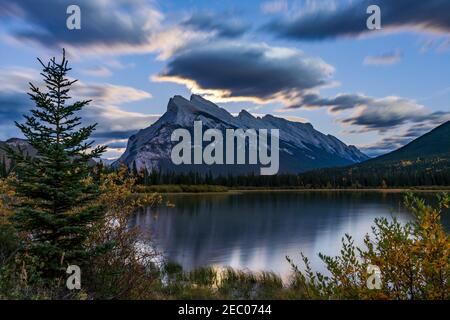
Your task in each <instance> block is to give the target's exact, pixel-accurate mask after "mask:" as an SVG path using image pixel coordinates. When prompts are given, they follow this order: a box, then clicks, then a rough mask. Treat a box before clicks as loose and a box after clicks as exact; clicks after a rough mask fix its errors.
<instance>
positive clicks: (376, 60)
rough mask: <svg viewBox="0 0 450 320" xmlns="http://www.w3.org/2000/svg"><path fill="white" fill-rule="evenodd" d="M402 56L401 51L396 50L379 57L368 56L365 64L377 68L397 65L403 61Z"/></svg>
mask: <svg viewBox="0 0 450 320" xmlns="http://www.w3.org/2000/svg"><path fill="white" fill-rule="evenodd" d="M402 56H403V55H402V52H401V51H400V50H394V51H391V52H387V53H383V54H381V55H377V56H367V57H366V58H365V59H364V64H365V65H375V66H379V65H391V64H396V63H398V62H399V61H400V60H401V59H402Z"/></svg>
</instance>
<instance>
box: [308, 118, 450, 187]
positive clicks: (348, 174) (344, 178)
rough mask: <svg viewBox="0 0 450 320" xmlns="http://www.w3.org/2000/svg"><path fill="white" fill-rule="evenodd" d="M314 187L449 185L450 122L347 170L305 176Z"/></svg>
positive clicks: (332, 170)
mask: <svg viewBox="0 0 450 320" xmlns="http://www.w3.org/2000/svg"><path fill="white" fill-rule="evenodd" d="M302 179H303V181H304V183H305V184H310V185H313V186H315V187H320V186H327V185H331V186H332V187H336V188H340V187H413V186H446V187H447V186H450V122H447V123H444V124H443V125H441V126H439V127H437V128H435V129H433V130H431V131H430V132H428V133H426V134H424V135H423V136H421V137H419V138H417V139H415V140H414V141H412V142H410V143H409V144H407V145H405V146H404V147H402V148H399V149H397V150H395V151H393V152H390V153H388V154H385V155H382V156H380V157H377V158H374V159H370V160H368V161H365V162H362V163H359V164H355V165H351V166H348V167H344V168H327V169H320V170H314V171H311V172H307V173H304V174H303V175H302Z"/></svg>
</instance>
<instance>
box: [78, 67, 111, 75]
mask: <svg viewBox="0 0 450 320" xmlns="http://www.w3.org/2000/svg"><path fill="white" fill-rule="evenodd" d="M81 73H83V74H86V75H88V76H94V77H109V76H111V75H112V71H111V70H110V69H108V68H107V67H93V68H87V69H83V70H81Z"/></svg>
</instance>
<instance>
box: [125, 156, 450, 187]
mask: <svg viewBox="0 0 450 320" xmlns="http://www.w3.org/2000/svg"><path fill="white" fill-rule="evenodd" d="M132 171H134V173H135V174H137V175H138V176H139V178H138V183H139V184H142V185H167V184H183V185H220V186H227V187H269V188H283V187H287V188H370V187H374V188H394V187H413V186H450V157H434V158H428V159H426V158H420V159H416V160H414V161H411V160H404V161H396V162H382V163H371V162H370V161H369V162H367V163H362V164H359V165H354V166H349V167H343V168H327V169H320V170H314V171H309V172H305V173H299V174H278V175H274V176H260V175H256V174H250V175H238V176H236V175H227V176H223V175H218V176H214V175H213V174H212V173H211V172H210V173H208V174H206V175H201V174H199V173H194V172H191V173H185V174H179V173H178V174H177V173H162V172H157V171H152V172H148V171H146V170H143V171H141V172H140V173H137V172H136V169H134V170H132Z"/></svg>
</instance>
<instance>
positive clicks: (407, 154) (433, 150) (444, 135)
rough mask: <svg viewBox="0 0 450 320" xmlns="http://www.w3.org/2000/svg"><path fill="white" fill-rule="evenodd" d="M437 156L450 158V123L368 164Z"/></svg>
mask: <svg viewBox="0 0 450 320" xmlns="http://www.w3.org/2000/svg"><path fill="white" fill-rule="evenodd" d="M436 156H448V157H450V121H448V122H446V123H444V124H442V125H440V126H439V127H437V128H435V129H433V130H431V131H430V132H428V133H426V134H424V135H423V136H421V137H419V138H417V139H415V140H414V141H412V142H410V143H408V144H407V145H405V146H404V147H402V148H400V149H397V150H395V151H393V152H390V153H388V154H385V155H382V156H379V157H377V158H374V159H372V160H370V161H367V164H373V163H381V162H390V161H399V160H415V159H417V158H430V157H436Z"/></svg>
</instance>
